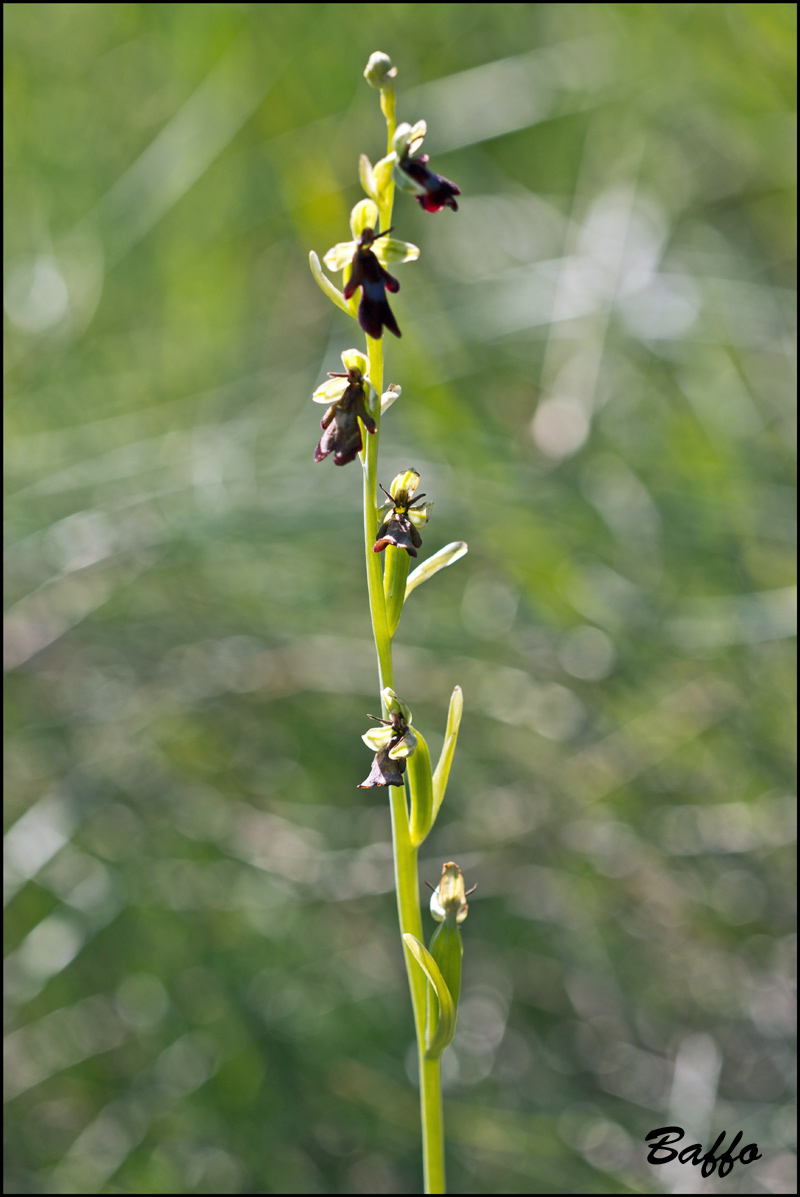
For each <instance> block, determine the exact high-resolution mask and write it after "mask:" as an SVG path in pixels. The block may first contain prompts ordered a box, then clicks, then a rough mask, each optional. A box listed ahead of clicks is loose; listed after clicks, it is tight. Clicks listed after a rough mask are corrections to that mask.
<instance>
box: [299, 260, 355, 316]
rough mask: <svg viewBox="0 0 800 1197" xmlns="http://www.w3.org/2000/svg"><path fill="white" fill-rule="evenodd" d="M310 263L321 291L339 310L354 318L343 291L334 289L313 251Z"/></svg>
mask: <svg viewBox="0 0 800 1197" xmlns="http://www.w3.org/2000/svg"><path fill="white" fill-rule="evenodd" d="M308 261H309V263H310V265H311V273H312V274H313V275H314V278H315V279H316V280H317V283H318V284H319V286H320V288H321V290H323V291H324V292H325V294H326V295H327V296H328V299H330V300H331V301H332V302H333V303H335V304H336V306H337V308H341V309H342V311H343V312H347V314H348V316H352V314H353V313H352V312H351V311H350V305H349V304H348V302H347V300H346V299H345V297H344V295H342V293H341V291H340V290H339V289H338V288H337V287H334V285H333V283H332V282H331V280H330V279H329V278H328V276H327V274H325V272H324V271H323V269H322V267H321V266H320V264H319V258H318V257H317V255H316V254H315V253H314V251H313V249H312V251H311V253H310V254H309V255H308Z"/></svg>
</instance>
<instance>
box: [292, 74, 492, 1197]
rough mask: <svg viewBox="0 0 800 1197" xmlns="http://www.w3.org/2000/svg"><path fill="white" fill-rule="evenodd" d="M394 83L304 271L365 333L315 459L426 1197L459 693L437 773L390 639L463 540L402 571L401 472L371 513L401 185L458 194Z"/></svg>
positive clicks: (411, 529)
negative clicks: (398, 675)
mask: <svg viewBox="0 0 800 1197" xmlns="http://www.w3.org/2000/svg"><path fill="white" fill-rule="evenodd" d="M396 75H397V69H396V68H395V67H393V66H392V63H391V60H390V59H389V58H388V56H387V55H386V54H382V53H375V54H373V55H372V56H371V57H370V60H369V62H368V63H367V66H366V69H365V71H364V77H365V78H366V80H367V82H368V83H369V84H370V85H371V86H372V87H374V88H375V89H376V90H377V91H378V92H379V93H380V104H381V111H382V112H383V115H384V117H385V119H386V126H387V132H388V137H387V153H386V156H385V157H384V158H382V159H381V160H380V161H379V162H377V163H376V164H375V166H373V165H372V163H371V162H370V161H369V159H368V158H367V157H366V155H364V154H362V155H361V158H360V160H359V178H360V180H361V184H362V187H363V189H364V191H365V192H366V196H367V198H366V199H363V200H361V201H359V203H357V204H356V205H355V207H354V208H353V211H352V212H351V214H350V232H351V235H352V239H351V240H350V241H343V242H339V243H338V244H336V245H334V246H333V247H332V248H331V249H329V250H328V252H327V253H326V254H325V255H324V257H323V262H324V263H325V266H326V267H327V268H328V270H329V271H331V272H332V273H336V272H338V271H342V273H343V281H342V287H341V289H339V287H337V286H336V285H335V284H334V283H333V282H332V281H331V279H330V278H329V277H328V275H327V274H325V272H324V271H323V269H322V267H321V265H320V261H319V258H318V257H317V255H316V254H315V253H313V252H312V253H311V254H310V262H311V271H312V273H313V275H314V278H315V279H316V280H317V282H318V283H319V285H320V287H321V288H322V290H323V291H324V292H325V294H326V295H327V296H328V298H329V299H331V300H332V302H333V303H335V304H336V305H337V307H339V308H341V309H342V310H343V311H345V312H347V314H348V315H349V316H352V317H353V318H354V319H357V321H358V323H359V325H360V326H361V328H362V330H363V331H364V333H365V334H366V355H364V354H363V353H361V352H360V351H359V350H358V349H347V350H345V351H344V352H343V353H342V364H343V366H344V372H343V373H332V374H329V376H328V379H327V381H326V382H323V383H322V384H321V386H319V387H318V388H317V389H316V391H315V392H314V394H313V396H312V398H313V399H314V401H315V402H316V403H324V404H325V405H326V411H325V414H324V416H323V417H322V421H321V424H322V437H321V438H320V441H319V444H318V445H317V448H316V450H315V452H314V460H315V461H317V462H319V461H322V460H324V459H325V458H326V457H328V456H329V454H331V453H333V461H334V464H335V465H338V466H344V465H347V464H348V463H349V462H351V461H354V460H355V458H356V456H358V457H359V459H360V461H361V465H362V470H363V484H364V491H363V493H364V546H365V555H366V564H367V587H368V594H369V608H370V615H371V618H372V630H373V635H374V639H375V647H376V650H377V655H378V674H379V685H380V695H381V714H380V715H379V716H376V715H371V716H369V717H370V718H371V719H373V720H374V721H375V723H376V726H375V727H374V728H371V729H370V730H369V731H367V732H366V733H365V735H364V736H363V737H362V739H363V740H364V743H365V744H366V745H367V747H368V748H370V749H371V750H372V752H373V753H374V758H373V762H372V766H371V768H370V771H369V774H368V776H367V777H366V779H365V780H364V781H363V782H362V783H361V788H362V789H367V788H369V789H372V788H386V789H387V791H388V794H389V799H390V806H391V815H392V836H393V847H394V867H395V884H396V889H397V906H398V912H399V916H400V932H401V935H402V941H403V945H404V952H405V961H406V969H407V972H408V980H409V987H410V990H411V1002H412V1006H413V1010H414V1025H415V1030H416V1037H417V1047H418V1054H419V1074H420V1103H421V1114H422V1148H423V1172H424V1180H425V1192H426V1193H444V1191H445V1175H444V1130H443V1118H442V1096H441V1060H442V1053H443V1051H444V1050H445V1048H446V1047H447V1046H448V1044H449V1043H450V1042H451V1041H452V1039H453V1036H454V1034H455V1027H456V1016H457V1012H458V999H459V993H460V988H461V956H462V952H463V946H462V941H461V930H460V926H461V923H463V921H464V919H465V918H466V915H467V909H468V907H467V900H466V898H467V892H471V891H465V888H464V878H463V876H462V873H461V870H460V869H459V867H458V865H457V864H455V863H454V862H452V861H448V862H447V863H446V864H445V865H444V866H443V869H442V876H441V880H440V882H439V884H438V886H437V887H436V889H434V892H433V896H432V898H431V914H432V915H433V918H434V919H435V920H436V921H437V922H438V923H439V927H438V928H437V929H436V931H435V933H434V934H433V937H432V938H431V940H430V944H429V947H427V948H426V947H425V944H424V941H423V930H422V916H421V912H420V895H419V880H418V874H417V857H418V853H419V849H420V846H421V845H422V843H423V842H424V841H425V839H426V837H427V836H428V835H429V833H430V831H431V828H432V827H433V824H434V822H435V820H436V816H437V814H438V813H439V808H440V807H441V805H442V800H443V799H444V795H445V789H446V787H447V780H448V776H449V774H450V766H451V764H452V760H453V753H454V752H455V747H456V739H457V737H458V729H459V725H460V722H461V712H462V705H463V704H462V695H461V689H460V687H459V686H456V687H455V689H454V690H453V695H452V698H451V700H450V709H449V712H448V716H447V728H446V731H445V739H444V746H443V748H442V752H441V755H440V757H439V761H438V763H437V765H436V768H435V769H434V768H432V766H431V758H430V754H429V752H428V746H427V744H426V742H425V738H424V736H423V735H422V732H421V731H420V730H419V729H418V728H417V727H416V726H414V727H412V722H413V720H412V714H411V710H410V708H409V706H408V704H407V703H405V702H403V700H402V699H401V698H398V696H397V694H395V691H394V674H393V666H392V640H393V638H394V634H395V631H396V630H397V625H398V622H399V620H400V615H401V613H402V610H403V605H404V603H405V601H406V600H407V599H408V597H409V595H410V594H411V593H412V592H413V591H414V590H415V589H416V587H417V586H419V585H420V584H421V583H422V582H425V581H427V580H428V578H431V577H433V575H434V574H436V573H438V571H439V570H441V569H444V568H445V566H448V565H451V564H452V563H453V562H454V561H457V560H458V558H459V557H462V556H463V555H464V554H465V553H466V551H467V546H466V544H465V543H464V542H463V541H455V542H453V543H452V544H448V545H446V546H445V547H444V548H443V549H440V550H439V551H438V552H437V553H434V554H433V556H431V557H428V558H427V559H426V560H423V561H422V562H421V563H420V564H419V565H418V566H417V567H416V569H414V570H413V572H411V573H409V563H410V558H411V557H414V558H417V557H418V550H419V549H421V547H422V536H421V534H420V530H421V529H422V528H424V526H425V525H426V524H427V522H428V520H429V518H430V510H431V507H432V506H433V504H432V503H431V502H430V501H428V502H425V503H423V502H422V500H423V499H424V498H426V496H425V495H424V494H418V493H417V492H418V488H419V485H420V476H419V474H418V473H417V471H416V470H414V469H407V470H404V471H403V472H402V473H401V474H398V475H397V476H396V477H395V478H394V480H393V481H392V482H391V484H390V486H389V489H388V490H386V489H385V488H384V487H383V486H382V485H381V490H382V491H383V494H384V495H385V497H386V501H385V502H384V503H383V504H382V505H381V506H380V507H379V501H378V449H379V445H380V433H381V420H382V418H383V416H384V415H385V414H386V412H387V411H388V409H389V407H390V406H391V405H392V403H394V402H395V400H396V399H397V398H399V396H400V393H401V390H400V387H399V386H397V385H396V384H392V385H390V386H388V387H387V388H386V390H383V330H384V329H388V330H389V332H390V333H392V334H393V335H394V336H395V337H400V336H401V335H402V334H401V331H400V328H399V326H398V323H397V320H396V319H395V316H394V313H393V311H392V309H391V307H390V305H389V300H388V298H387V292H388V294H389V295H394V294H396V293H397V292H398V291H399V290H400V283H399V281H398V280H397V279H396V278H395V277H394V275H393V274H390V273H389V269H388V267H390V266H391V267H392V269H394V268H395V266H396V265H400V264H402V263H404V262H413V261H415V260H416V259H417V258H418V257H419V249H418V248H417V247H416V245H411V244H410V243H409V242H407V241H401V240H399V239H398V238H396V237H393V236H391V234H392V233H393V232H394V228H393V226H392V209H393V206H394V193H395V189H396V188H397V189H398V190H401V191H404V192H406V193H408V194H410V195H411V196H413V197H414V198H415V199H416V200H417V201H418V203H419V204H420V207H421V208H422V209H423V210H424V211H425V212H431V213H435V212H440V211H441V210H442V209H443V208H445V207H447V208H450V209H451V210H452V211H454V212H455V211H456V210H457V207H458V205H457V203H456V199H455V197H456V196H457V195H460V191H459V189H458V187H456V185H455V184H454V183H451V182H450V181H449V180H448V179H445V178H442V176H441V175H437V174H434V172H433V171H432V170H431V169H430V167H429V166H428V156H427V155H426V154H422V155H419V156H415V155H417V151H418V150H419V148H420V146H421V145H422V142H423V140H424V137H425V134H426V132H427V127H426V125H425V122H424V121H418V122H417V123H416V124H415V125H413V126H412V125H408V124H400V125H397V124H396V119H395V90H394V83H395V78H396ZM359 292H360V294H359ZM365 433H366V435H365Z"/></svg>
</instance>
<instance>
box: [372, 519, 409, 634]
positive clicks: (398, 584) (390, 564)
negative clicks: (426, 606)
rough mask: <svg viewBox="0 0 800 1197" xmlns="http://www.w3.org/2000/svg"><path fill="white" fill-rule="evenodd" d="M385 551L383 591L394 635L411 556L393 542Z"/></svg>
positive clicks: (390, 627) (401, 606)
mask: <svg viewBox="0 0 800 1197" xmlns="http://www.w3.org/2000/svg"><path fill="white" fill-rule="evenodd" d="M379 518H380V517H379ZM384 552H385V553H386V561H385V563H384V567H383V593H384V595H385V597H386V618H387V619H388V621H389V635H390V636H394V634H395V632H396V631H397V624H398V622H399V620H400V612H401V611H402V610H403V603H404V602H405V594H406V580H407V578H408V563H409V561H410V557H409V555H408V553H407V552H406V551H405V549H398V548H396V547H395V545H393V544H390V545H387V546H386V548H385V550H384Z"/></svg>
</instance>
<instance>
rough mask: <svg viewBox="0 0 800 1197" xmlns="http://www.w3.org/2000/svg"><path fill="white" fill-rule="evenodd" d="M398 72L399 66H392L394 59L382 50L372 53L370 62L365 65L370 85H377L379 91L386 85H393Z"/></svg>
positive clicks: (366, 76) (365, 76) (365, 73)
mask: <svg viewBox="0 0 800 1197" xmlns="http://www.w3.org/2000/svg"><path fill="white" fill-rule="evenodd" d="M396 74H397V67H394V66H392V60H391V58H390V57H389V55H388V54H384V53H383V52H382V51H381V50H376V51H375V52H374V54H370V56H369V62H368V63H367V65H366V66H365V67H364V78H365V79H366V81H367V83H368V84H369V85H370V87H375V88H377V89H378V91H380V90H381V88H384V87H392V86H394V78H395V76H396Z"/></svg>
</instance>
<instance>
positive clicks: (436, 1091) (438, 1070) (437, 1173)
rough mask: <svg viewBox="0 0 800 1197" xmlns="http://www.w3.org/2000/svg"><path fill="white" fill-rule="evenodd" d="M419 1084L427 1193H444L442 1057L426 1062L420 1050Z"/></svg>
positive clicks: (423, 1053) (422, 1051)
mask: <svg viewBox="0 0 800 1197" xmlns="http://www.w3.org/2000/svg"><path fill="white" fill-rule="evenodd" d="M418 971H419V970H418ZM423 1046H424V1045H423ZM419 1081H420V1099H421V1103H422V1144H423V1167H424V1180H425V1192H426V1193H444V1192H445V1184H444V1125H443V1119H442V1057H441V1056H438V1057H437V1059H435V1060H426V1059H425V1052H424V1050H422V1049H420V1053H419Z"/></svg>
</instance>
